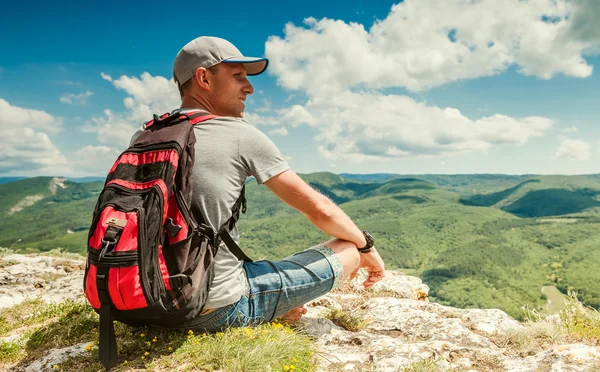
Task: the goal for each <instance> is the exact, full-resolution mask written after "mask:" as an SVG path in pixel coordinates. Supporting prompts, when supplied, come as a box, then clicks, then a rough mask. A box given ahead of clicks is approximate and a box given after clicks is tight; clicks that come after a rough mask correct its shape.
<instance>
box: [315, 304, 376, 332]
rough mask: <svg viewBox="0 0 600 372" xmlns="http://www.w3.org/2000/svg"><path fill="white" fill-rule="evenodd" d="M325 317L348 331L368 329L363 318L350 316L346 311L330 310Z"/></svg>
mask: <svg viewBox="0 0 600 372" xmlns="http://www.w3.org/2000/svg"><path fill="white" fill-rule="evenodd" d="M324 317H325V318H327V319H329V320H331V321H332V322H333V323H334V324H335V325H337V326H340V327H342V328H344V329H345V330H347V331H351V332H358V331H362V330H363V329H365V328H367V323H366V322H365V321H364V320H363V319H361V317H359V316H355V315H351V314H348V312H346V311H344V310H340V309H330V310H329V311H328V312H327V313H325V315H324Z"/></svg>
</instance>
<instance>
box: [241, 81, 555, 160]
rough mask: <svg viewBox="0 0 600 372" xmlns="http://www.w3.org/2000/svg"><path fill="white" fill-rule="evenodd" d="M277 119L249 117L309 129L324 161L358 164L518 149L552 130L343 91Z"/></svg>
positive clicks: (540, 123)
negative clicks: (314, 131)
mask: <svg viewBox="0 0 600 372" xmlns="http://www.w3.org/2000/svg"><path fill="white" fill-rule="evenodd" d="M275 113H276V114H277V116H258V115H253V116H252V119H257V120H261V121H260V122H256V123H263V124H264V123H266V124H267V125H275V124H276V123H277V124H279V125H283V126H291V127H294V126H297V125H300V124H306V125H309V126H311V127H313V128H315V129H317V130H318V131H319V132H320V133H319V135H318V136H317V137H316V141H317V142H318V144H319V145H320V147H319V149H320V151H321V153H322V154H323V155H324V157H326V158H327V159H346V160H351V161H357V162H361V161H366V160H372V161H380V160H385V159H387V158H397V157H405V156H432V155H448V154H457V153H463V152H469V151H485V150H487V149H489V148H490V147H492V146H494V145H502V144H512V145H521V144H524V143H526V142H527V141H528V140H529V139H531V138H532V137H538V136H541V135H543V134H544V133H546V132H547V130H548V129H549V128H551V127H552V126H553V125H554V122H553V121H552V120H550V119H547V118H543V117H536V116H530V117H525V118H513V117H509V116H506V115H499V114H496V115H492V116H488V117H481V118H478V119H474V120H473V119H470V118H468V117H466V116H464V115H463V114H462V113H461V112H460V111H459V110H457V109H455V108H451V107H447V108H439V107H435V106H428V105H426V104H424V103H420V102H417V101H415V100H413V99H412V98H410V97H407V96H400V95H384V94H380V93H377V92H361V93H354V92H350V91H346V92H342V93H338V94H337V95H335V96H332V97H328V98H317V97H315V98H312V99H311V100H309V101H308V102H307V103H306V105H305V106H299V105H295V106H292V107H291V108H288V109H280V110H277V111H276V112H275ZM303 113H306V115H303ZM284 118H287V120H284ZM252 119H249V120H250V121H251V122H252Z"/></svg>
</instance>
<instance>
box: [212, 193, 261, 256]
mask: <svg viewBox="0 0 600 372" xmlns="http://www.w3.org/2000/svg"><path fill="white" fill-rule="evenodd" d="M240 207H241V209H240ZM240 210H241V212H242V213H246V185H245V184H244V186H242V191H241V192H240V196H239V197H238V199H237V200H236V201H235V203H234V204H233V207H232V208H231V212H232V214H231V218H229V220H228V221H227V222H225V223H224V224H223V226H221V228H220V229H219V231H218V233H217V235H218V237H219V238H221V239H222V240H223V242H224V243H225V245H226V246H227V248H229V251H230V252H231V253H233V254H234V255H235V256H236V257H237V258H238V259H240V260H242V261H244V262H252V260H251V259H250V257H248V256H247V255H246V254H245V253H244V251H242V249H241V248H240V246H239V245H238V244H237V243H236V242H235V240H233V238H232V237H231V234H229V231H231V230H232V229H233V228H234V226H235V224H236V223H237V221H238V220H239V218H240Z"/></svg>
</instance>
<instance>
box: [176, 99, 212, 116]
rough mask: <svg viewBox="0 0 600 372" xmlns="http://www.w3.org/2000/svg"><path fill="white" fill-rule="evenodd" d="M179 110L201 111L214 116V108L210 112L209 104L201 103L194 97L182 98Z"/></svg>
mask: <svg viewBox="0 0 600 372" xmlns="http://www.w3.org/2000/svg"><path fill="white" fill-rule="evenodd" d="M180 108H181V109H182V110H190V109H201V110H205V111H208V112H210V113H211V114H214V108H213V109H212V110H211V108H212V106H211V105H210V104H206V103H204V102H201V101H200V100H198V99H197V98H196V97H184V98H183V100H182V101H181V106H180Z"/></svg>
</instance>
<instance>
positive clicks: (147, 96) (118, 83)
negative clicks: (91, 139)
mask: <svg viewBox="0 0 600 372" xmlns="http://www.w3.org/2000/svg"><path fill="white" fill-rule="evenodd" d="M101 76H102V78H103V79H104V80H107V81H109V82H111V83H112V85H113V86H114V87H115V88H117V89H119V90H122V91H124V92H125V93H127V97H126V98H125V99H124V100H123V104H124V106H125V111H124V112H122V113H114V112H112V111H111V110H104V115H103V116H98V117H94V118H92V119H91V120H88V121H87V122H86V123H85V124H84V125H83V127H82V129H81V130H82V131H83V132H92V133H96V134H97V135H98V141H100V142H101V143H102V144H106V145H109V146H112V147H113V148H123V147H124V146H127V145H128V144H129V140H130V139H131V136H132V135H133V134H134V133H135V131H136V130H137V129H139V128H141V125H142V124H143V123H144V122H146V121H148V120H150V119H152V115H153V114H162V113H165V112H168V111H171V110H173V109H174V108H176V107H179V105H180V104H181V99H180V98H179V92H178V91H177V87H176V86H175V84H174V83H173V81H172V80H167V79H166V78H164V77H162V76H152V75H150V74H149V73H147V72H144V73H143V74H142V75H141V76H140V77H139V78H138V77H135V76H133V77H130V76H121V77H120V78H118V79H113V78H112V77H110V76H109V75H107V74H105V73H101Z"/></svg>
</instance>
